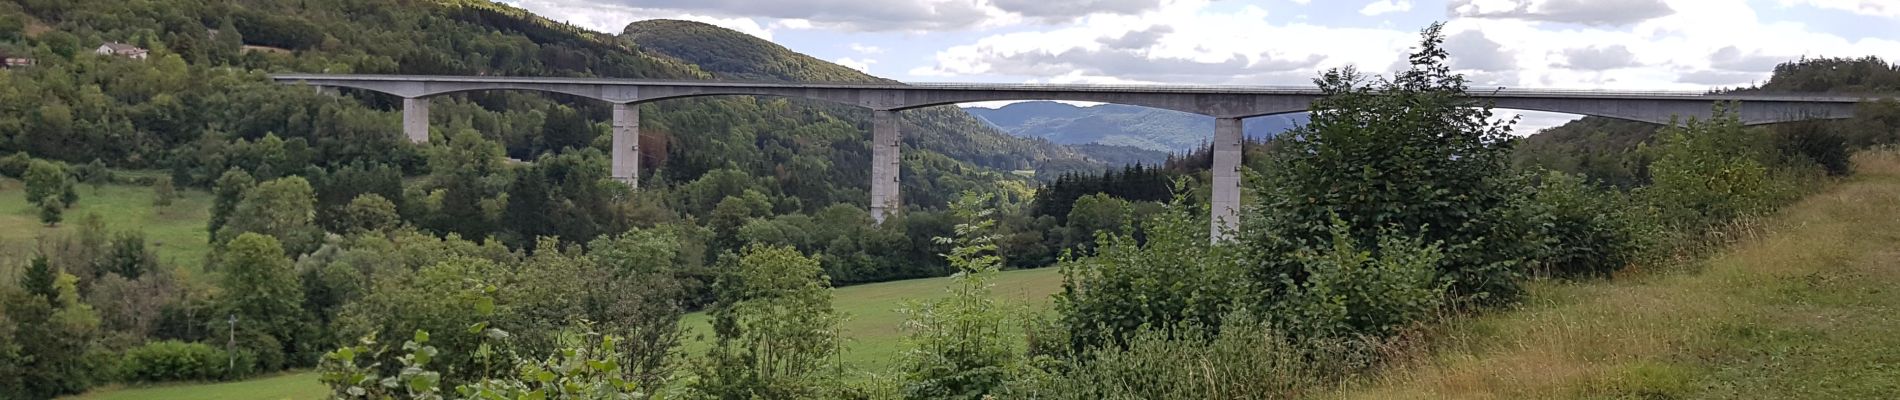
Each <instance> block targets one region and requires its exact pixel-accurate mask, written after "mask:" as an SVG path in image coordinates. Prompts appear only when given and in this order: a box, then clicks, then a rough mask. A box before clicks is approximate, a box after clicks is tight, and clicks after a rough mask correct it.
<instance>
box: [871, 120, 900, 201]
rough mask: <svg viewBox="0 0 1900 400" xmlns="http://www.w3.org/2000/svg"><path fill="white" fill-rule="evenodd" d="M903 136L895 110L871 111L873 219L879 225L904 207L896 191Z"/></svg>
mask: <svg viewBox="0 0 1900 400" xmlns="http://www.w3.org/2000/svg"><path fill="white" fill-rule="evenodd" d="M901 137H902V132H899V131H898V119H897V112H896V111H888V110H876V111H872V112H871V220H872V221H875V222H877V223H879V224H882V223H884V219H885V218H889V217H890V216H891V215H893V214H895V213H896V212H897V210H899V207H901V205H900V203H899V197H898V191H897V179H898V176H897V175H898V170H899V168H898V161H899V157H900V154H899V153H898V152H899V146H900V145H901V143H900V141H899V140H898V139H899V138H901Z"/></svg>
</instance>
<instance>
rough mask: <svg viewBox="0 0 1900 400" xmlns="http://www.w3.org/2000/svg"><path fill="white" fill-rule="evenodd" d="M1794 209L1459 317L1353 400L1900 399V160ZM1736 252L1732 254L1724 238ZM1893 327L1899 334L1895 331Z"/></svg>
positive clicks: (1361, 387)
mask: <svg viewBox="0 0 1900 400" xmlns="http://www.w3.org/2000/svg"><path fill="white" fill-rule="evenodd" d="M1854 165H1855V168H1856V169H1857V171H1858V175H1857V176H1856V177H1855V178H1852V179H1850V180H1849V181H1847V182H1845V183H1844V184H1841V185H1838V186H1835V187H1833V188H1831V189H1828V190H1826V191H1825V192H1823V193H1821V194H1819V195H1815V196H1810V197H1808V198H1806V199H1805V200H1802V201H1799V202H1797V203H1795V204H1794V205H1792V206H1790V207H1788V208H1786V209H1784V210H1783V211H1781V212H1779V213H1775V214H1772V215H1767V216H1763V217H1759V218H1749V219H1742V220H1738V221H1735V222H1732V223H1729V224H1727V225H1726V226H1723V227H1722V228H1721V229H1718V230H1715V232H1720V233H1719V234H1714V235H1711V238H1713V240H1712V241H1710V242H1708V243H1710V244H1709V245H1710V246H1715V247H1711V248H1719V249H1721V250H1716V251H1711V252H1709V253H1707V254H1708V256H1707V257H1706V258H1702V259H1699V260H1696V261H1691V262H1687V263H1682V264H1681V265H1687V266H1688V267H1687V268H1661V267H1657V266H1647V267H1643V268H1638V269H1634V270H1631V271H1628V272H1626V273H1624V275H1625V276H1622V277H1621V279H1618V280H1616V281H1610V282H1598V283H1591V284H1558V283H1552V282H1539V283H1535V284H1533V285H1532V290H1531V293H1532V296H1531V297H1530V298H1529V299H1527V301H1526V302H1525V303H1524V304H1523V305H1521V306H1520V307H1518V308H1516V309H1514V310H1511V311H1507V312H1503V313H1498V314H1492V315H1483V316H1471V317H1461V318H1455V319H1454V320H1452V321H1449V322H1447V323H1445V324H1442V325H1440V326H1441V328H1440V329H1441V331H1440V332H1435V333H1436V334H1435V335H1431V336H1433V337H1434V338H1433V339H1432V340H1430V341H1429V342H1427V344H1426V345H1424V346H1422V347H1421V348H1420V349H1417V350H1415V351H1412V352H1410V353H1408V355H1409V357H1403V358H1401V359H1398V360H1396V361H1395V363H1396V367H1395V368H1392V369H1390V370H1389V372H1388V373H1386V374H1384V375H1382V376H1378V377H1373V378H1368V379H1364V380H1361V381H1359V382H1356V384H1355V385H1353V386H1355V387H1353V388H1350V389H1348V390H1344V391H1342V392H1341V393H1338V394H1337V395H1336V396H1337V397H1341V398H1378V399H1388V398H1581V397H1591V398H1596V397H1637V398H1685V397H1740V398H1879V397H1885V396H1891V395H1893V394H1894V393H1896V392H1895V390H1900V380H1897V378H1900V376H1896V374H1897V373H1896V372H1893V371H1892V369H1891V368H1890V367H1887V366H1889V365H1893V364H1892V362H1893V360H1896V359H1900V338H1895V335H1892V334H1891V332H1893V329H1896V328H1900V320H1896V319H1895V318H1892V317H1891V315H1892V311H1891V310H1893V309H1896V308H1900V296H1897V295H1895V294H1894V293H1895V292H1892V291H1891V289H1890V288H1892V287H1895V285H1900V246H1896V245H1900V152H1897V151H1893V150H1884V151H1873V152H1864V153H1863V154H1860V155H1859V156H1857V157H1856V158H1855V159H1854ZM1722 243H1727V245H1726V246H1721V245H1720V244H1722ZM1881 332H1885V333H1881Z"/></svg>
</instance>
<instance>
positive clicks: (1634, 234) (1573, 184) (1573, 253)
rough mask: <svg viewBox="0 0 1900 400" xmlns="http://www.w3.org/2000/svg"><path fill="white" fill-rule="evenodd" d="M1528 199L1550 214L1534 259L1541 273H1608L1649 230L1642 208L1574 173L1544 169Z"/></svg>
mask: <svg viewBox="0 0 1900 400" xmlns="http://www.w3.org/2000/svg"><path fill="white" fill-rule="evenodd" d="M1532 201H1533V204H1534V207H1537V210H1536V211H1537V212H1541V213H1545V214H1546V215H1549V216H1550V218H1551V221H1550V224H1549V225H1548V226H1546V227H1545V228H1544V234H1545V235H1546V236H1547V237H1549V239H1550V241H1549V244H1550V247H1549V250H1548V251H1549V253H1547V254H1546V255H1545V256H1544V257H1543V259H1542V260H1541V261H1540V263H1539V268H1540V271H1539V272H1540V273H1541V274H1543V275H1544V276H1550V277H1558V278H1581V277H1608V276H1609V275H1610V274H1611V273H1613V272H1616V271H1617V270H1620V269H1622V268H1623V267H1625V266H1627V265H1628V264H1629V263H1630V262H1631V261H1633V260H1634V259H1635V258H1636V257H1637V255H1639V254H1641V252H1642V250H1643V248H1644V246H1643V243H1642V240H1643V239H1644V238H1646V237H1648V235H1647V234H1646V232H1647V231H1650V230H1653V229H1650V228H1649V227H1652V226H1653V225H1652V224H1649V223H1648V218H1646V215H1645V214H1644V212H1643V211H1645V210H1646V209H1645V208H1642V207H1640V205H1638V204H1635V203H1634V202H1632V201H1630V199H1629V198H1628V197H1627V196H1625V195H1624V194H1622V193H1621V192H1618V191H1616V190H1614V189H1604V188H1599V187H1595V186H1591V185H1590V184H1589V183H1587V182H1584V180H1583V178H1582V177H1580V176H1576V175H1570V174H1566V173H1563V172H1557V171H1548V172H1546V173H1544V175H1543V179H1542V181H1541V182H1539V184H1538V187H1537V191H1536V193H1535V194H1534V195H1532Z"/></svg>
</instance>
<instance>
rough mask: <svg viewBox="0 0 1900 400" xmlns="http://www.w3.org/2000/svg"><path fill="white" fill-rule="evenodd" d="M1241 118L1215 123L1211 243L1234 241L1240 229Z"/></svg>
mask: <svg viewBox="0 0 1900 400" xmlns="http://www.w3.org/2000/svg"><path fill="white" fill-rule="evenodd" d="M1241 128H1242V122H1241V119H1240V118H1217V119H1215V120H1214V144H1213V146H1214V169H1213V170H1212V171H1210V172H1211V173H1213V175H1214V182H1213V183H1214V195H1213V196H1212V197H1211V198H1210V199H1209V200H1210V201H1209V203H1211V204H1209V205H1210V207H1208V208H1209V210H1210V211H1211V212H1212V213H1213V215H1212V217H1213V218H1212V219H1211V221H1213V224H1212V226H1210V227H1209V228H1208V229H1209V232H1211V233H1212V235H1211V236H1209V237H1211V238H1213V241H1216V242H1219V241H1223V240H1228V239H1232V238H1233V233H1234V232H1237V231H1239V230H1240V161H1241V160H1240V157H1241V155H1240V142H1241V134H1242V132H1243V130H1242V129H1241Z"/></svg>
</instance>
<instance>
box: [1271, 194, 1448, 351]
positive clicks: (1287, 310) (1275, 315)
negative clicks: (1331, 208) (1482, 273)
mask: <svg viewBox="0 0 1900 400" xmlns="http://www.w3.org/2000/svg"><path fill="white" fill-rule="evenodd" d="M1349 229H1351V228H1350V227H1349V226H1348V225H1347V224H1346V222H1345V221H1344V220H1341V219H1334V220H1333V227H1332V236H1333V242H1332V247H1321V248H1308V249H1301V250H1299V251H1296V252H1294V253H1293V254H1292V255H1291V257H1292V258H1293V262H1294V263H1297V264H1298V265H1300V268H1301V269H1302V270H1304V271H1306V272H1307V274H1308V275H1307V276H1306V279H1304V280H1302V281H1297V282H1296V281H1293V280H1292V279H1285V280H1283V281H1282V282H1281V283H1280V286H1279V287H1276V288H1275V289H1274V290H1273V292H1275V293H1284V294H1283V296H1284V297H1283V298H1280V299H1276V300H1275V301H1272V302H1270V303H1268V304H1269V305H1268V306H1267V308H1265V309H1263V310H1261V312H1262V314H1263V315H1265V316H1266V318H1267V319H1268V320H1269V321H1271V322H1273V323H1274V326H1278V327H1281V329H1285V330H1286V333H1287V334H1289V335H1291V336H1293V337H1296V338H1337V337H1352V336H1355V335H1371V336H1374V337H1382V336H1390V335H1393V334H1396V333H1398V331H1399V330H1400V329H1403V328H1406V327H1408V326H1409V325H1412V324H1415V323H1418V322H1421V321H1424V320H1425V319H1426V317H1429V316H1430V315H1431V314H1432V313H1433V312H1436V311H1438V309H1439V307H1440V306H1441V305H1442V304H1443V302H1444V300H1445V291H1446V288H1447V287H1448V286H1449V285H1450V282H1444V281H1442V280H1439V279H1437V278H1438V277H1437V275H1438V271H1437V268H1436V267H1437V266H1438V265H1441V264H1440V263H1441V262H1442V260H1443V257H1444V256H1443V255H1442V253H1440V252H1439V249H1438V247H1437V246H1436V245H1423V244H1420V243H1419V242H1418V239H1413V238H1406V237H1400V236H1395V235H1393V234H1391V233H1386V234H1384V235H1382V236H1380V237H1379V240H1378V242H1376V243H1377V246H1378V247H1374V248H1366V247H1361V246H1362V245H1360V244H1359V242H1358V239H1357V237H1358V236H1357V235H1354V234H1353V232H1351V231H1350V230H1349Z"/></svg>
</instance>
